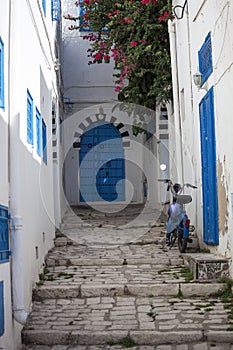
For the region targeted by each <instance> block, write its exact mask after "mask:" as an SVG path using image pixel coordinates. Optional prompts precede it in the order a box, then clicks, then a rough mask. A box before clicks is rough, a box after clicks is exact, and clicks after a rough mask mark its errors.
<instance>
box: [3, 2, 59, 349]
mask: <svg viewBox="0 0 233 350" xmlns="http://www.w3.org/2000/svg"><path fill="white" fill-rule="evenodd" d="M43 3H44V4H45V3H46V13H45V11H44V8H43V4H42V1H39V0H38V1H37V2H35V1H32V0H27V1H25V2H19V1H8V0H6V1H4V2H1V3H0V38H1V40H2V42H3V43H4V106H2V105H1V107H0V146H1V147H0V163H1V172H0V208H1V206H2V205H3V206H5V207H8V208H9V214H10V215H11V218H10V220H9V227H10V228H11V229H10V230H9V241H10V249H11V251H12V257H10V261H9V262H1V261H0V282H1V281H3V295H4V300H3V304H4V315H3V314H2V313H3V311H2V308H0V311H1V315H0V323H1V324H0V331H1V334H0V348H3V349H4V350H12V349H14V350H17V349H20V348H21V334H20V331H21V329H22V325H23V323H24V322H25V320H26V317H27V315H28V313H29V312H30V310H31V299H32V288H33V287H34V286H35V283H36V281H38V274H39V272H40V271H41V269H42V267H43V263H44V257H45V255H46V253H47V252H48V250H49V249H50V248H51V247H52V246H53V238H54V236H55V221H56V222H57V224H59V221H60V217H61V207H60V204H59V205H57V207H56V209H55V210H54V200H55V198H56V200H57V201H58V202H59V203H60V182H61V170H60V168H61V166H60V160H59V157H60V154H59V153H60V151H61V144H60V142H59V141H58V142H57V143H56V145H57V146H55V148H52V140H54V139H55V138H57V137H58V136H59V128H57V133H58V134H54V135H52V105H53V104H54V105H55V109H56V116H57V121H56V122H57V125H59V118H60V117H59V108H60V107H59V105H60V100H59V98H60V97H59V92H58V82H59V79H60V77H59V71H58V70H57V67H58V65H57V58H59V57H56V56H55V51H56V52H57V50H55V33H56V28H57V25H58V22H57V20H54V18H53V17H52V16H53V12H52V8H51V4H53V2H52V3H51V1H48V0H44V1H43ZM56 13H57V12H56ZM52 19H53V20H52ZM9 49H10V51H8V50H9ZM58 68H59V67H58ZM0 73H1V74H0V76H1V79H2V72H0ZM29 94H30V97H31V108H32V109H31V113H29V110H28V104H27V97H28V96H29ZM36 115H37V116H40V117H41V120H40V122H38V123H36ZM38 120H39V119H38ZM29 121H30V122H29ZM42 121H43V123H44V125H46V128H44V133H43V129H42ZM40 128H41V129H40ZM45 129H46V131H45ZM29 135H30V137H28V136H29ZM38 137H39V138H38ZM42 138H43V140H44V144H46V148H43V140H42ZM55 151H56V154H57V156H56V159H53V152H55ZM54 169H55V170H56V172H57V173H56V176H57V178H56V184H55V185H54V182H53V176H54V171H55V170H54ZM8 184H9V185H8ZM55 217H56V220H55ZM0 256H1V254H0ZM10 270H12V274H11V273H10ZM1 286H2V284H1ZM1 295H2V294H1ZM11 295H12V299H11ZM12 305H13V307H12ZM3 317H4V320H3ZM3 322H4V327H3V326H2V325H3Z"/></svg>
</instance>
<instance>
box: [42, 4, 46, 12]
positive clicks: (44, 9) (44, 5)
mask: <svg viewBox="0 0 233 350" xmlns="http://www.w3.org/2000/svg"><path fill="white" fill-rule="evenodd" d="M42 6H43V11H44V15H45V16H46V0H42Z"/></svg>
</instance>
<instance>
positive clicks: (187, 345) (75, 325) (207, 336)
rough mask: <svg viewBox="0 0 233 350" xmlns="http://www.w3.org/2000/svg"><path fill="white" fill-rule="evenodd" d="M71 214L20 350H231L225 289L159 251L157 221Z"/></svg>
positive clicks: (133, 214)
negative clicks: (195, 276) (198, 277)
mask: <svg viewBox="0 0 233 350" xmlns="http://www.w3.org/2000/svg"><path fill="white" fill-rule="evenodd" d="M73 210H74V211H69V212H68V213H67V215H66V217H65V218H64V221H63V224H62V227H61V230H60V232H58V233H57V238H56V240H55V247H54V249H52V250H51V251H50V252H49V254H48V256H47V259H46V266H45V268H44V272H43V273H42V274H41V275H40V282H39V283H38V285H37V287H36V288H35V289H34V293H33V300H34V302H33V311H32V313H31V314H30V317H29V320H28V323H27V325H26V327H25V328H24V330H23V332H22V338H23V343H24V346H23V349H24V350H42V349H43V350H50V349H52V350H68V349H69V350H71V349H73V350H104V349H109V350H110V349H112V350H120V349H125V348H131V349H133V350H155V349H156V350H209V349H218V350H227V349H228V350H230V349H233V332H232V330H233V328H232V324H231V317H229V315H230V316H231V315H232V304H231V303H230V301H228V302H227V303H226V300H225V303H224V301H223V300H222V298H221V292H219V290H220V289H221V288H224V285H223V284H220V283H217V282H210V281H195V280H192V276H190V273H189V270H188V269H187V263H185V261H186V260H185V259H184V255H183V256H181V255H180V254H179V252H178V248H177V247H174V248H173V249H172V250H169V249H167V247H166V246H164V245H163V241H164V233H163V232H162V230H163V229H164V225H163V222H162V221H163V220H162V219H161V217H160V218H159V219H158V220H157V223H156V224H154V223H153V215H154V216H156V215H155V214H156V213H155V212H154V213H153V211H151V212H149V211H146V212H145V213H144V214H143V215H142V216H141V217H140V216H139V214H140V212H142V211H143V207H142V206H129V207H128V208H127V209H126V210H125V211H118V212H115V213H112V214H111V213H108V214H105V213H104V211H97V210H93V209H91V208H88V207H84V208H83V209H81V208H73ZM76 214H78V216H77V215H76ZM157 216H158V217H159V215H157ZM139 217H140V219H138V221H137V218H139ZM135 220H136V221H135ZM186 256H189V253H187V254H186ZM217 292H218V297H217V296H216V295H217V294H216V293H217ZM211 293H212V294H213V295H214V294H215V296H212V297H211V296H210V294H211Z"/></svg>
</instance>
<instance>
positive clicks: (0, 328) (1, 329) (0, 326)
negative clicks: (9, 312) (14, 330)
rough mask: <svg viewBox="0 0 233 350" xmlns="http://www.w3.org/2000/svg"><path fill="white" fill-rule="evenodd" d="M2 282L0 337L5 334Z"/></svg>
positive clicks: (0, 290)
mask: <svg viewBox="0 0 233 350" xmlns="http://www.w3.org/2000/svg"><path fill="white" fill-rule="evenodd" d="M4 319H5V317H4V282H3V281H0V337H1V336H2V335H3V334H4V332H5V321H4Z"/></svg>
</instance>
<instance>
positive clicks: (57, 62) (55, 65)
mask: <svg viewBox="0 0 233 350" xmlns="http://www.w3.org/2000/svg"><path fill="white" fill-rule="evenodd" d="M60 65H61V64H60V62H59V60H58V59H55V60H54V70H55V72H57V71H59V69H60Z"/></svg>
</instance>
